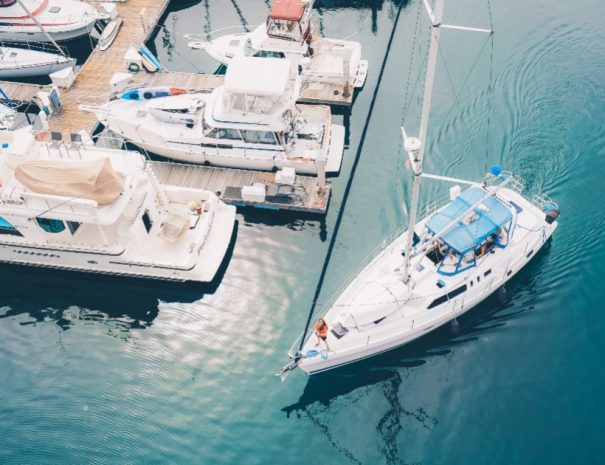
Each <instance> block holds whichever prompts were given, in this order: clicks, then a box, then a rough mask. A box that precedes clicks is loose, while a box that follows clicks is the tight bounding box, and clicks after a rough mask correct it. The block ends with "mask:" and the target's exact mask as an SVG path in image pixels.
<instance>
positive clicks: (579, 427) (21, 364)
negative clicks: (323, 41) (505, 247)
mask: <svg viewBox="0 0 605 465" xmlns="http://www.w3.org/2000/svg"><path fill="white" fill-rule="evenodd" d="M174 3H175V6H174V7H173V9H172V10H171V11H170V12H169V13H168V15H167V17H166V20H165V25H164V27H163V28H162V29H161V30H160V31H159V32H158V35H157V37H156V39H155V42H154V44H153V45H154V46H155V48H156V50H157V52H158V55H159V57H160V59H161V60H162V62H163V63H164V64H165V65H166V66H167V67H168V68H169V69H172V70H179V71H197V70H199V71H204V72H212V71H214V70H215V69H216V66H217V64H216V63H215V62H213V61H212V60H211V59H210V58H208V57H206V56H205V55H204V54H203V53H202V52H199V51H191V50H188V49H187V46H186V40H185V39H184V38H183V34H185V33H202V34H206V33H210V32H211V31H213V30H216V29H219V28H223V27H227V26H233V25H243V26H251V27H252V26H254V25H256V24H258V23H260V22H261V21H263V18H264V16H265V14H266V11H267V4H268V3H269V2H268V0H267V1H261V0H254V1H252V0H202V1H201V2H199V3H196V2H185V1H183V2H177V0H175V1H174ZM177 3H178V6H177V5H176V4H177ZM419 4H420V2H419V0H414V1H412V2H410V3H404V4H401V3H398V2H397V1H393V2H391V1H389V0H384V1H381V0H321V1H320V0H317V8H316V9H317V13H318V14H319V18H320V21H319V26H320V28H321V30H322V32H323V33H324V34H325V35H327V36H331V37H347V36H351V35H352V34H354V35H353V36H352V37H354V38H355V40H359V41H361V42H362V44H363V47H364V55H365V57H366V58H367V59H369V61H370V66H371V67H370V74H369V77H368V81H367V83H366V85H365V88H364V89H363V91H362V92H361V93H360V94H359V95H358V96H357V99H356V101H355V105H354V107H353V110H352V112H351V114H350V115H342V114H341V115H337V116H335V119H336V120H337V121H340V122H343V123H344V124H346V125H347V128H348V131H349V132H348V146H347V149H346V153H345V161H344V166H343V170H342V173H341V175H340V177H339V178H337V179H335V180H334V192H333V198H332V204H331V208H330V211H329V214H328V216H327V219H326V221H325V223H324V222H320V221H317V220H313V219H298V218H296V217H288V216H286V217H284V216H278V215H276V214H274V213H264V214H260V213H255V212H245V213H243V214H241V213H240V214H239V215H238V220H239V225H238V231H237V238H236V239H237V240H236V243H235V246H234V248H233V250H232V256H231V258H230V261H229V266H228V268H227V270H226V272H225V274H224V277H223V280H222V282H221V283H220V285H219V286H218V287H216V286H215V287H209V288H202V287H200V286H194V285H193V286H192V285H186V286H180V285H174V284H171V285H168V284H158V283H145V282H138V281H124V280H122V279H109V278H96V277H82V276H78V275H75V274H62V273H55V272H46V271H41V270H21V269H16V268H11V267H6V266H5V267H3V268H2V269H0V280H1V284H0V373H1V375H0V376H1V377H2V378H1V383H0V425H1V429H0V431H1V432H2V435H1V439H0V463H3V464H11V465H12V464H19V465H23V464H45V465H49V464H108V465H109V464H268V463H280V464H302V463H317V464H348V463H354V464H402V463H426V464H440V463H448V464H465V465H466V464H470V463H476V464H486V463H490V464H536V463H548V464H555V463H561V464H568V463H577V464H579V463H599V462H601V461H602V460H603V459H602V438H603V426H602V425H603V422H604V421H605V411H604V410H605V407H604V406H603V392H605V367H604V365H603V362H602V354H603V351H604V350H605V338H604V337H603V333H604V331H605V305H604V304H603V302H604V301H605V287H604V286H603V282H602V281H603V276H604V275H605V248H604V247H603V246H602V244H601V242H600V241H601V240H603V228H604V227H605V224H604V223H605V220H604V218H605V202H603V199H604V198H605V187H604V186H605V182H604V181H603V174H604V172H605V149H604V145H605V123H604V121H605V120H604V115H605V45H604V44H605V32H604V31H605V28H603V26H602V18H603V16H604V14H605V6H604V4H603V2H602V1H597V0H579V1H577V2H565V1H561V0H554V1H550V2H546V1H544V0H538V1H532V2H527V1H521V0H512V1H503V0H492V2H491V14H492V17H493V24H494V29H495V31H496V34H495V36H494V44H493V48H492V46H491V42H490V41H489V39H488V38H487V37H486V36H485V35H484V34H471V33H465V32H461V31H447V32H444V34H443V41H442V48H441V53H440V60H441V61H440V63H439V69H438V74H437V80H436V92H435V95H434V105H433V112H432V121H431V127H430V130H429V136H430V140H431V141H432V144H431V147H430V151H429V153H428V159H427V164H426V168H427V170H428V171H432V172H438V173H441V174H445V175H449V176H463V177H471V178H478V177H481V176H482V175H483V173H485V171H486V168H487V167H488V166H490V165H492V164H494V163H500V164H502V165H503V166H504V167H505V168H506V169H510V170H513V171H515V172H517V173H518V174H519V175H521V176H522V177H523V178H525V180H526V182H527V186H528V189H529V190H530V191H538V190H543V191H545V192H546V193H548V194H550V195H551V196H552V197H553V198H555V199H556V200H557V201H558V202H559V204H560V207H561V211H562V216H561V220H560V227H559V229H558V230H557V232H556V234H555V237H554V239H553V241H552V242H551V243H550V244H549V245H548V246H547V247H545V249H543V250H542V251H541V252H540V254H538V255H537V256H536V257H535V259H534V260H533V261H532V262H531V263H530V264H529V265H528V266H527V267H526V268H525V269H524V270H523V271H522V272H521V273H520V274H519V275H518V276H516V277H515V278H514V279H513V280H512V281H511V282H510V284H509V285H508V286H507V294H506V297H505V298H504V299H503V300H498V299H495V298H493V299H492V298H490V299H488V300H487V301H486V302H485V303H483V304H482V305H480V306H479V307H477V308H476V309H474V310H473V311H472V312H470V313H469V314H467V315H466V316H465V317H464V318H462V319H461V324H460V329H459V332H458V333H457V334H455V335H454V334H452V333H451V332H450V330H449V328H443V329H440V330H438V331H436V332H435V333H433V334H431V335H429V336H428V337H425V338H424V339H421V340H419V341H417V342H415V343H413V344H412V345H410V346H407V347H405V348H402V349H400V350H396V351H394V352H391V353H388V354H386V355H384V356H380V357H377V358H374V359H371V360H369V361H367V362H364V363H361V364H358V365H355V366H351V367H349V368H346V369H342V370H340V371H336V372H334V373H332V374H329V375H326V376H322V377H318V378H313V379H309V378H307V377H306V376H305V375H304V374H303V373H298V372H297V373H294V374H292V375H291V376H290V377H289V379H288V380H287V382H286V383H285V384H282V383H280V382H279V379H278V378H276V377H275V376H274V373H275V372H277V371H278V370H279V368H280V367H281V366H282V364H284V363H285V362H286V358H285V353H286V351H287V349H288V348H289V346H290V345H291V343H292V341H293V340H294V339H295V338H296V336H297V335H298V334H299V333H300V331H301V330H302V328H303V326H304V323H305V321H306V318H307V313H308V310H309V306H310V304H311V299H312V295H313V291H314V288H315V285H316V282H317V279H318V276H319V273H320V270H321V266H322V261H323V258H324V255H325V252H326V249H327V245H328V242H327V241H328V240H329V238H330V236H331V234H332V232H333V230H334V222H335V218H336V216H337V212H338V208H339V206H340V204H341V200H342V194H343V191H344V187H345V184H346V181H347V177H348V175H349V173H350V170H351V165H352V162H353V158H354V156H355V153H356V152H357V149H358V147H359V144H360V142H361V140H360V136H361V132H362V128H363V126H364V124H365V121H366V118H367V117H368V108H369V106H370V102H371V99H372V94H373V92H374V89H375V87H376V83H377V78H378V74H379V71H380V63H381V62H382V60H383V57H384V53H385V47H386V44H387V41H388V38H389V35H390V33H391V29H392V26H393V22H394V19H395V17H396V15H397V11H398V9H399V8H401V9H402V10H401V17H400V21H399V25H398V28H397V30H396V33H395V37H394V45H393V48H392V50H391V54H390V56H389V59H388V61H387V63H386V67H385V69H384V77H383V80H382V84H381V86H380V88H379V89H378V91H377V94H376V105H375V109H374V112H373V114H372V115H371V119H370V122H369V128H368V134H367V137H366V139H365V141H364V145H363V151H362V155H361V160H360V163H359V166H358V169H357V173H356V176H355V182H354V184H353V187H352V190H351V195H350V197H349V200H348V204H347V209H346V212H345V214H344V217H343V222H342V226H341V229H340V233H339V236H338V239H337V243H336V248H335V251H334V254H333V257H332V262H331V264H330V267H329V270H328V276H327V279H326V284H325V286H324V289H323V292H322V295H321V298H320V300H322V301H325V300H327V299H329V298H330V297H331V296H332V295H333V293H334V292H336V291H337V290H338V289H339V288H340V287H341V286H342V285H343V283H344V282H345V281H346V279H347V276H349V274H350V273H351V270H353V269H355V268H356V267H357V266H358V265H359V264H360V263H362V262H363V261H364V259H365V258H366V256H367V255H368V254H369V253H370V252H371V251H372V250H373V249H374V248H375V247H376V246H377V245H378V244H380V242H381V241H382V240H383V239H384V238H385V237H386V236H387V235H388V234H389V233H390V232H391V231H393V230H395V229H396V228H397V227H398V226H399V225H400V224H401V222H402V221H404V220H405V218H406V213H405V208H404V209H402V208H401V204H402V202H403V201H404V200H405V199H406V198H407V195H408V192H409V187H410V186H409V173H408V172H406V171H405V170H404V168H403V166H402V165H403V163H402V162H403V157H402V154H401V141H400V133H399V127H400V125H401V123H402V121H403V120H405V125H406V127H408V130H409V131H410V132H415V131H416V130H417V126H418V118H417V116H416V115H417V112H418V103H419V95H420V92H421V90H422V85H421V83H420V84H417V82H418V74H419V69H420V65H421V63H422V59H423V57H424V56H425V54H426V49H427V38H428V28H427V26H426V22H425V17H423V13H421V15H420V22H419V25H418V27H417V26H416V25H417V18H418V8H419ZM446 22H448V23H454V24H465V25H471V26H478V27H489V25H490V14H489V11H488V5H487V3H486V2H485V1H479V0H459V1H450V2H448V5H447V7H446ZM444 60H445V61H444ZM490 63H492V64H493V65H492V66H490ZM490 69H491V72H490ZM490 74H491V79H490ZM420 81H421V82H422V79H421V80H420ZM490 83H491V85H490ZM488 122H489V124H488ZM446 188H447V186H440V185H437V184H436V183H431V182H427V184H426V185H425V189H424V191H423V197H422V198H423V203H425V204H426V203H428V202H429V201H431V200H435V199H439V198H442V197H443V195H444V194H445V193H446V191H445V189H446Z"/></svg>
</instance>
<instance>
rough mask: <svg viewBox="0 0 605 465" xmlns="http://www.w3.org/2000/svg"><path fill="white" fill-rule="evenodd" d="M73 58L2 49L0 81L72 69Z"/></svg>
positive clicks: (38, 52)
mask: <svg viewBox="0 0 605 465" xmlns="http://www.w3.org/2000/svg"><path fill="white" fill-rule="evenodd" d="M75 64H76V59H75V58H66V57H63V56H61V55H56V54H53V53H47V52H41V51H37V50H25V49H18V48H2V55H1V56H0V79H10V78H19V77H31V76H48V75H49V74H51V73H54V72H55V71H59V70H62V69H64V68H69V67H73V66H75Z"/></svg>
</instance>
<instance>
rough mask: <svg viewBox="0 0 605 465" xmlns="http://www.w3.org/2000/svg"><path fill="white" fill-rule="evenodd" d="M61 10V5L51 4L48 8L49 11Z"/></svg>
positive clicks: (56, 11)
mask: <svg viewBox="0 0 605 465" xmlns="http://www.w3.org/2000/svg"><path fill="white" fill-rule="evenodd" d="M59 11H61V7H60V6H51V7H50V8H49V9H48V12H49V13H58V12H59Z"/></svg>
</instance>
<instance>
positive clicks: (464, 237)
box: [427, 187, 513, 255]
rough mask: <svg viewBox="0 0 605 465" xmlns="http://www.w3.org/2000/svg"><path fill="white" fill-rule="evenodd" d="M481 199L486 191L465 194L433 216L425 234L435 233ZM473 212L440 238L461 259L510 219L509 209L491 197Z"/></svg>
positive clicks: (473, 190) (469, 191) (469, 190)
mask: <svg viewBox="0 0 605 465" xmlns="http://www.w3.org/2000/svg"><path fill="white" fill-rule="evenodd" d="M485 195H486V191H484V190H483V189H481V188H480V187H471V188H469V189H467V190H465V191H464V192H463V193H462V194H460V195H459V196H458V197H456V198H455V199H454V200H453V201H452V202H451V203H450V204H449V205H448V206H447V207H445V208H444V209H443V210H441V211H439V212H437V213H435V214H434V215H433V217H432V218H431V219H430V220H429V222H428V223H427V228H428V230H429V231H430V232H431V233H433V234H436V233H438V232H439V231H441V230H442V229H443V228H445V227H446V226H447V225H448V224H449V223H451V222H452V220H454V219H456V218H457V217H459V216H460V215H461V214H462V213H464V212H465V211H466V210H468V209H469V208H470V207H471V206H472V205H474V204H475V203H477V202H478V201H479V200H481V199H482V198H483V197H485ZM474 212H475V215H470V212H469V215H467V218H465V219H464V220H462V221H459V222H458V224H456V225H454V226H452V227H451V228H450V229H449V230H448V231H447V232H446V233H445V234H443V235H442V236H441V240H442V241H443V242H445V243H446V244H447V245H448V246H450V247H451V248H452V249H454V250H455V251H456V252H458V253H459V254H461V255H462V254H465V253H466V252H468V251H469V250H473V249H475V248H476V247H477V246H478V245H479V244H481V243H482V242H483V241H484V240H485V239H487V238H488V237H489V236H491V235H492V234H494V233H495V232H496V231H498V229H500V227H502V226H503V225H505V224H507V223H509V222H510V221H511V220H512V218H513V215H512V213H511V211H510V209H509V208H508V207H506V206H505V205H504V204H503V203H502V202H500V201H499V200H498V199H496V198H494V197H488V198H486V199H485V200H484V201H483V202H482V203H481V204H479V206H478V207H477V208H475V209H474ZM468 216H472V217H471V218H470V220H469V219H468Z"/></svg>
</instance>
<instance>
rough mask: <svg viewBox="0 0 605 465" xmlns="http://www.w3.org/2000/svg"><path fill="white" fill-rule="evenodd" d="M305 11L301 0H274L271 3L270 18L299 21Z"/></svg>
mask: <svg viewBox="0 0 605 465" xmlns="http://www.w3.org/2000/svg"><path fill="white" fill-rule="evenodd" d="M304 12H305V5H304V4H303V3H302V2H301V0H275V1H274V2H273V5H271V18H272V19H283V20H286V21H300V19H301V18H302V17H303V14H304Z"/></svg>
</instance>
